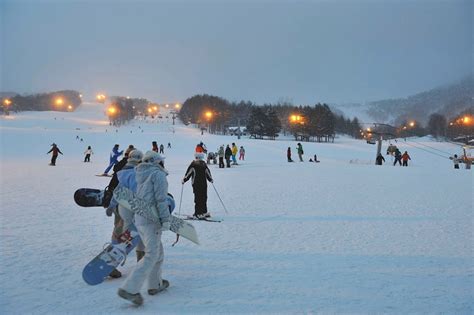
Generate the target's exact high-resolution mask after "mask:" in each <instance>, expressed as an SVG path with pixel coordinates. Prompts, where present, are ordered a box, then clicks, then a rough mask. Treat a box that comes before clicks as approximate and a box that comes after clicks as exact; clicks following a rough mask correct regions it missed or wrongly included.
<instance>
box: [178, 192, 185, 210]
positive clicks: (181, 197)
mask: <svg viewBox="0 0 474 315" xmlns="http://www.w3.org/2000/svg"><path fill="white" fill-rule="evenodd" d="M183 189H184V184H181V195H180V196H179V209H178V215H181V203H182V202H183Z"/></svg>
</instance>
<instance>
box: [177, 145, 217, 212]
mask: <svg viewBox="0 0 474 315" xmlns="http://www.w3.org/2000/svg"><path fill="white" fill-rule="evenodd" d="M194 156H195V158H196V159H195V160H194V161H192V162H191V164H190V165H189V167H188V169H187V170H186V174H185V175H184V178H183V180H182V182H181V183H182V184H183V185H184V183H185V182H187V181H188V180H189V179H190V178H192V183H193V192H194V216H195V217H196V218H198V219H203V218H208V217H210V216H211V214H210V213H208V212H207V181H206V180H208V181H210V182H211V183H212V182H213V180H212V176H211V171H210V170H209V168H208V167H207V164H206V162H204V157H205V154H204V153H202V152H201V153H195V154H194Z"/></svg>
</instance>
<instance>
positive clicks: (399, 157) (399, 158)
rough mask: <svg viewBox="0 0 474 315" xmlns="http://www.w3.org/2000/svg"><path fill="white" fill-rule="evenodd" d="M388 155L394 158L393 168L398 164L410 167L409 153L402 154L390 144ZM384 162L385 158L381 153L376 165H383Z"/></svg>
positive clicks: (376, 159)
mask: <svg viewBox="0 0 474 315" xmlns="http://www.w3.org/2000/svg"><path fill="white" fill-rule="evenodd" d="M387 155H391V156H393V157H394V161H393V166H395V165H396V164H397V163H398V165H400V166H408V161H409V160H411V157H410V155H409V154H408V151H405V152H404V153H403V154H402V152H401V151H400V150H399V149H398V148H397V147H396V146H394V145H392V144H390V145H389V146H388V148H387ZM384 162H385V158H384V157H383V155H382V153H379V154H378V155H377V157H376V158H375V165H382V164H383V163H384Z"/></svg>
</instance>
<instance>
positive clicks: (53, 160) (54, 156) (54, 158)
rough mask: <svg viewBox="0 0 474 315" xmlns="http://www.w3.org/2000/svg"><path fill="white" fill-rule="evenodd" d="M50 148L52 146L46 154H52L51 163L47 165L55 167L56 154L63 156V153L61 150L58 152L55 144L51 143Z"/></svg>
mask: <svg viewBox="0 0 474 315" xmlns="http://www.w3.org/2000/svg"><path fill="white" fill-rule="evenodd" d="M51 146H52V148H51V150H49V151H48V153H46V154H49V153H51V152H53V155H52V156H51V163H49V165H51V166H56V159H57V158H58V154H61V155H63V153H62V152H61V150H59V148H58V146H57V145H56V143H53V144H52V145H51Z"/></svg>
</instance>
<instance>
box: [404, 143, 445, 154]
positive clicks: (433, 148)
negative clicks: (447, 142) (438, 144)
mask: <svg viewBox="0 0 474 315" xmlns="http://www.w3.org/2000/svg"><path fill="white" fill-rule="evenodd" d="M409 141H411V142H414V143H416V144H419V145H422V146H425V147H427V148H430V149H432V150H435V151H438V152H441V153H445V154H451V153H450V152H446V151H443V150H439V149H436V148H435V147H432V146H429V145H427V144H424V143H421V142H418V141H414V140H411V139H410V140H409Z"/></svg>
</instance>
